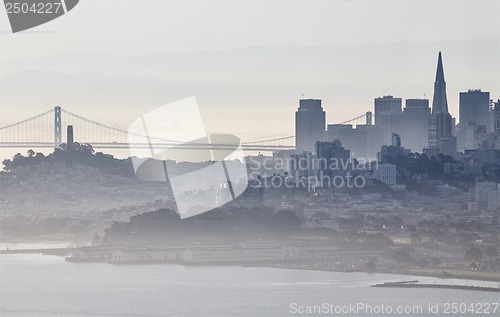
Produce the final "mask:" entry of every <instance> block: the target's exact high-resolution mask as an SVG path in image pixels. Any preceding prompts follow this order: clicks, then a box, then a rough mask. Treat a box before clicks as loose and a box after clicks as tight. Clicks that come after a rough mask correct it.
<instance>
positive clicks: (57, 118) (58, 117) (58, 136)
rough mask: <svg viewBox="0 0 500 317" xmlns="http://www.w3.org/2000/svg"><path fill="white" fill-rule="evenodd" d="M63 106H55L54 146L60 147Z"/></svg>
mask: <svg viewBox="0 0 500 317" xmlns="http://www.w3.org/2000/svg"><path fill="white" fill-rule="evenodd" d="M61 125H62V123H61V107H59V106H56V107H55V108H54V147H58V146H59V145H61V143H62V130H61Z"/></svg>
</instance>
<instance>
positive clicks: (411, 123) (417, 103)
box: [400, 99, 431, 152]
mask: <svg viewBox="0 0 500 317" xmlns="http://www.w3.org/2000/svg"><path fill="white" fill-rule="evenodd" d="M430 115H431V108H429V99H406V107H405V109H404V111H403V120H404V128H403V129H402V130H401V131H400V135H401V138H402V139H403V143H404V146H405V147H406V148H409V149H411V150H412V151H413V152H421V151H422V149H423V148H425V147H427V146H428V145H429V117H430Z"/></svg>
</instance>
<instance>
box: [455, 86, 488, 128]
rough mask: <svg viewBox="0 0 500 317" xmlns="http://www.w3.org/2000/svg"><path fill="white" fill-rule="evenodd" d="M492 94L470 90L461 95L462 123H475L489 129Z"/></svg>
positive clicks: (479, 90)
mask: <svg viewBox="0 0 500 317" xmlns="http://www.w3.org/2000/svg"><path fill="white" fill-rule="evenodd" d="M489 110H490V93H489V92H486V91H481V89H469V91H467V92H461V93H460V109H459V111H460V123H465V124H467V123H470V122H475V123H476V124H478V125H484V126H486V127H487V128H488V127H489V125H490V115H489V114H490V113H489Z"/></svg>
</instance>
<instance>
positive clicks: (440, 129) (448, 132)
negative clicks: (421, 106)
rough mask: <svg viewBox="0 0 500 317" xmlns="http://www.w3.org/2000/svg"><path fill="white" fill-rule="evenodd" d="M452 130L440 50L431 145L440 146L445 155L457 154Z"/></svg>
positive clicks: (431, 121)
mask: <svg viewBox="0 0 500 317" xmlns="http://www.w3.org/2000/svg"><path fill="white" fill-rule="evenodd" d="M452 131H453V120H452V118H451V115H450V113H449V112H448V99H447V97H446V82H445V80H444V70H443V60H442V57H441V52H439V55H438V65H437V70H436V80H435V81H434V97H433V100H432V113H431V116H430V120H429V147H431V148H438V149H439V150H440V152H441V153H442V154H443V155H455V154H456V139H455V138H454V137H453V134H452Z"/></svg>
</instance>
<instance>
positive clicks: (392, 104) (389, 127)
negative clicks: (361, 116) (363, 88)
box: [374, 96, 403, 144]
mask: <svg viewBox="0 0 500 317" xmlns="http://www.w3.org/2000/svg"><path fill="white" fill-rule="evenodd" d="M374 106H375V125H376V126H379V127H380V130H381V131H382V133H383V137H384V143H385V144H389V143H390V142H391V136H392V134H393V133H399V132H400V130H401V127H402V114H403V112H402V103H401V98H394V97H393V96H383V97H382V98H380V97H379V98H375V105H374Z"/></svg>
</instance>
